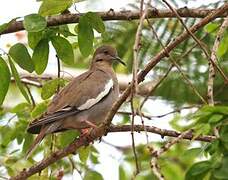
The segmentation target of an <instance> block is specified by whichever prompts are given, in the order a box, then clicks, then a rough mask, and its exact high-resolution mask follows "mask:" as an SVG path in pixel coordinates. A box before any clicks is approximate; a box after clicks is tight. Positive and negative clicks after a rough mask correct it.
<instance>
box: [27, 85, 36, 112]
mask: <svg viewBox="0 0 228 180" xmlns="http://www.w3.org/2000/svg"><path fill="white" fill-rule="evenodd" d="M24 85H25V87H26V89H27V91H28V94H29V97H30V99H31V101H32V107H33V108H34V107H36V102H35V99H34V98H33V95H32V92H31V91H30V89H29V87H28V85H27V84H24Z"/></svg>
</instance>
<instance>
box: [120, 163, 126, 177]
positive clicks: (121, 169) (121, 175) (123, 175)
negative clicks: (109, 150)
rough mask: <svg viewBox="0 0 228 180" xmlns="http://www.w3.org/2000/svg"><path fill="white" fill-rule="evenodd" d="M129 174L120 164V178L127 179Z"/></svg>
mask: <svg viewBox="0 0 228 180" xmlns="http://www.w3.org/2000/svg"><path fill="white" fill-rule="evenodd" d="M126 179H127V176H126V173H125V170H124V168H123V166H119V180H126Z"/></svg>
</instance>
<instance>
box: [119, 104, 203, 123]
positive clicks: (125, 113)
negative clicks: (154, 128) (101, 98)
mask: <svg viewBox="0 0 228 180" xmlns="http://www.w3.org/2000/svg"><path fill="white" fill-rule="evenodd" d="M195 107H197V108H199V107H201V105H193V106H184V107H181V108H177V109H174V110H173V111H170V112H167V113H164V114H161V115H157V116H153V115H149V114H145V113H143V112H142V111H140V113H139V111H136V113H135V115H137V116H142V117H143V118H146V119H148V120H152V119H153V118H162V117H165V116H167V115H170V114H173V113H180V112H181V111H182V110H184V109H192V108H195ZM117 113H118V114H124V115H129V116H131V115H132V112H126V111H118V112H117Z"/></svg>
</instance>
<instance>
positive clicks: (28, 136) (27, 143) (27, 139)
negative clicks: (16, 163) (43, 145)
mask: <svg viewBox="0 0 228 180" xmlns="http://www.w3.org/2000/svg"><path fill="white" fill-rule="evenodd" d="M24 139H25V140H24V143H23V148H22V152H23V153H26V152H27V151H28V149H29V147H30V146H31V145H32V143H33V141H32V139H33V135H32V134H30V133H26V134H25V138H24Z"/></svg>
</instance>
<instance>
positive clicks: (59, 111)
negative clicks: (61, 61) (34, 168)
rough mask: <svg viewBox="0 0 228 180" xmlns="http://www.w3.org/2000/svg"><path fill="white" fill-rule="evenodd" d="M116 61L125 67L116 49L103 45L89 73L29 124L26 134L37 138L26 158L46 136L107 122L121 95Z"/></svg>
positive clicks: (95, 55)
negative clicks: (115, 65)
mask: <svg viewBox="0 0 228 180" xmlns="http://www.w3.org/2000/svg"><path fill="white" fill-rule="evenodd" d="M116 60H117V61H119V62H120V63H122V64H124V63H123V62H122V61H121V60H120V58H119V57H118V56H117V52H116V49H115V48H113V47H111V46H108V45H104V46H101V47H99V48H97V49H96V51H95V53H94V55H93V59H92V61H91V65H90V68H89V70H88V71H87V72H85V73H83V74H81V75H80V76H78V77H76V78H74V79H73V80H72V81H71V82H70V83H69V84H68V85H67V86H66V87H64V88H63V89H62V90H61V91H60V92H59V93H58V94H57V95H55V97H54V98H53V100H52V102H51V103H50V105H49V106H48V109H47V112H46V113H45V114H43V115H42V116H41V117H40V118H38V119H35V120H34V121H32V122H31V123H30V124H29V126H28V129H27V131H28V132H29V133H32V134H38V136H37V137H36V139H35V141H34V143H33V145H32V146H31V148H30V149H29V151H28V153H27V156H28V155H29V154H30V153H31V152H32V150H33V149H34V148H35V147H36V145H37V144H39V143H40V142H41V141H42V139H43V138H44V137H45V136H46V135H47V134H51V133H55V132H59V131H64V130H68V129H84V128H89V127H91V126H90V125H89V123H88V122H91V124H96V125H98V124H100V123H101V122H103V121H104V119H105V116H106V115H107V113H108V112H109V110H110V109H111V107H112V105H113V103H114V102H115V101H116V99H117V98H118V95H119V86H118V81H117V78H116V74H115V72H114V71H113V68H112V63H113V62H114V61H116ZM124 65H125V64H124Z"/></svg>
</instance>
